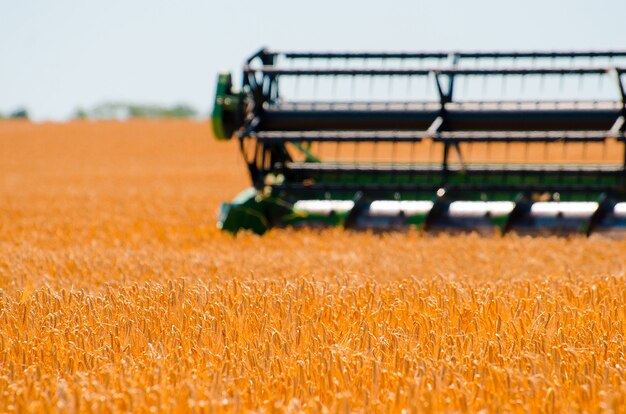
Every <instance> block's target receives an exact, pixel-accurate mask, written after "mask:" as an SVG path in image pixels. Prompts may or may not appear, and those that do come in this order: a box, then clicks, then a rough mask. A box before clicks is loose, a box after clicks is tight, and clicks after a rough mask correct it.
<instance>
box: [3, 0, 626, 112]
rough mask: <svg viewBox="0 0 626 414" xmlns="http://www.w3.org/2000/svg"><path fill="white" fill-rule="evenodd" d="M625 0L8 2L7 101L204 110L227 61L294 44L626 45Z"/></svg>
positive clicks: (236, 62) (64, 107)
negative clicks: (109, 103)
mask: <svg viewBox="0 0 626 414" xmlns="http://www.w3.org/2000/svg"><path fill="white" fill-rule="evenodd" d="M625 16H626V1H624V0H607V1H600V0H598V1H579V0H568V1H564V0H558V1H556V0H553V1H551V0H525V1H505V0H472V1H468V0H459V1H451V0H437V1H435V0H431V1H421V0H397V1H394V0H386V1H380V2H374V1H350V2H348V1H339V0H316V1H294V0H292V1H289V0H266V1H257V2H254V1H248V0H239V1H209V0H204V1H201V0H180V1H166V0H106V1H105V0H89V1H85V0H82V1H79V0H54V1H51V0H24V1H9V0H2V1H0V112H3V113H6V112H9V111H10V110H12V109H14V108H16V107H18V106H25V107H27V108H28V109H29V110H30V112H31V114H32V115H34V117H35V118H36V119H39V120H45V119H58V120H62V119H66V118H67V117H69V116H70V115H71V114H72V113H73V111H74V109H75V108H76V107H77V106H84V107H91V106H93V105H95V104H97V103H100V102H102V101H133V102H149V103H162V104H173V103H177V102H187V103H190V104H192V105H194V106H195V107H197V108H198V109H200V110H202V111H203V112H208V111H209V109H210V108H211V105H212V99H213V97H212V94H213V89H214V86H213V83H214V81H215V76H216V73H217V72H218V71H219V70H224V69H229V70H232V71H239V70H240V67H241V63H242V61H243V59H244V58H245V57H246V56H247V55H248V54H250V53H251V52H253V51H254V50H256V49H258V48H259V47H261V46H269V47H271V48H273V49H296V50H309V49H311V50H367V49H370V50H437V49H589V48H596V49H597V48H614V49H626V30H625V26H624V18H625Z"/></svg>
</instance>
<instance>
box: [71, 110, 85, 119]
mask: <svg viewBox="0 0 626 414" xmlns="http://www.w3.org/2000/svg"><path fill="white" fill-rule="evenodd" d="M73 118H74V119H87V118H89V114H88V113H87V111H86V110H84V109H83V108H81V107H78V108H77V109H76V112H74V116H73Z"/></svg>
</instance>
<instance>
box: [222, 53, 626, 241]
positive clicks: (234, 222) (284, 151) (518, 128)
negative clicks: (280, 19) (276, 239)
mask: <svg viewBox="0 0 626 414" xmlns="http://www.w3.org/2000/svg"><path fill="white" fill-rule="evenodd" d="M625 72H626V51H621V52H614V51H613V52H612V51H576V52H450V53H448V52H443V53H439V52H424V53H335V52H332V53H317V52H314V53H300V52H297V53H291V52H274V51H269V50H266V49H263V50H260V51H259V52H258V53H256V54H254V55H253V56H252V57H250V58H249V59H248V60H247V61H246V63H245V66H244V69H243V79H242V84H243V86H242V88H241V90H240V91H236V90H234V89H233V87H232V79H231V75H230V74H221V75H220V76H219V79H218V85H217V94H216V99H215V107H214V112H213V116H212V123H213V128H214V132H215V136H216V137H217V139H220V140H228V139H231V137H233V136H235V137H236V139H237V140H238V141H239V146H240V149H241V152H242V154H243V158H244V160H245V163H246V164H247V166H248V169H249V172H250V177H251V179H252V184H253V187H252V188H250V189H248V190H245V191H244V192H242V193H241V194H240V195H239V196H238V197H237V198H236V199H235V200H234V201H233V202H231V203H228V204H224V205H223V206H222V209H221V211H220V217H219V226H220V227H221V228H222V229H224V230H228V231H231V232H237V231H238V230H240V229H249V230H252V231H254V232H256V233H263V232H265V231H266V230H268V229H269V228H272V227H276V226H301V225H309V226H319V225H331V226H344V227H347V228H357V229H374V230H387V229H396V228H402V227H408V226H416V227H418V228H421V229H424V230H426V231H441V230H444V231H451V230H461V231H479V232H483V233H486V232H494V231H496V232H500V233H506V232H509V231H515V232H518V233H522V234H529V233H532V234H537V233H559V234H564V233H565V234H569V233H584V234H591V233H605V234H607V233H610V234H615V233H619V234H621V231H623V230H625V229H626V169H625V163H626V148H625V141H624V140H625V130H626V125H625V122H624V118H625V116H626V106H625V103H626V97H625V84H624V76H623V75H624V73H625Z"/></svg>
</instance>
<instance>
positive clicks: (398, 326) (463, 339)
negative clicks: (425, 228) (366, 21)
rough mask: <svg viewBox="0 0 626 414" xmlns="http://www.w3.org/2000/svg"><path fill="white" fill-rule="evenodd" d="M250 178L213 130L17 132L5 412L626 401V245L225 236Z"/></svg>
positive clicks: (1, 291)
mask: <svg viewBox="0 0 626 414" xmlns="http://www.w3.org/2000/svg"><path fill="white" fill-rule="evenodd" d="M247 185H248V177H247V176H246V171H245V169H244V165H243V163H242V161H241V160H240V157H239V153H238V150H237V147H236V144H235V143H234V142H230V143H217V142H215V141H213V140H212V139H211V133H210V126H209V125H208V124H206V123H199V122H187V121H129V122H88V121H84V122H72V123H66V124H39V125H37V124H30V123H24V122H13V121H3V122H0V411H2V412H98V413H100V412H207V413H222V412H271V413H275V412H381V413H386V412H407V413H410V412H485V413H487V412H488V413H491V412H530V413H534V412H589V413H592V412H625V411H626V340H625V335H626V326H625V324H626V288H625V285H624V283H625V281H626V274H625V273H626V241H624V240H610V239H602V238H591V239H586V238H582V237H571V238H556V237H547V238H525V237H517V236H514V235H509V236H506V237H502V238H501V237H494V238H488V237H480V236H477V235H460V236H450V235H445V234H444V235H437V236H432V235H428V236H427V235H423V234H420V233H418V232H415V231H409V232H406V233H389V234H372V233H367V232H361V233H359V232H348V231H344V230H341V229H329V230H298V231H295V230H290V229H283V230H272V231H270V232H269V233H268V234H266V235H265V236H263V237H259V236H255V235H252V234H246V233H242V234H239V235H237V236H236V237H233V236H231V235H228V234H224V233H221V232H219V231H218V230H217V229H216V227H215V220H216V213H217V208H218V206H219V203H220V202H221V201H224V200H228V199H230V198H232V197H233V196H234V195H235V194H236V193H237V192H238V191H239V190H241V189H243V188H244V187H245V186H247Z"/></svg>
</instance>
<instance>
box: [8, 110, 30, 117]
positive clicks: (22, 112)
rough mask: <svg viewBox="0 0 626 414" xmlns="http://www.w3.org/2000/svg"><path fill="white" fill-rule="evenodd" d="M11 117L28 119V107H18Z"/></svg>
mask: <svg viewBox="0 0 626 414" xmlns="http://www.w3.org/2000/svg"><path fill="white" fill-rule="evenodd" d="M9 118H12V119H28V111H27V110H26V108H18V109H16V110H15V111H13V112H11V115H9Z"/></svg>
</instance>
